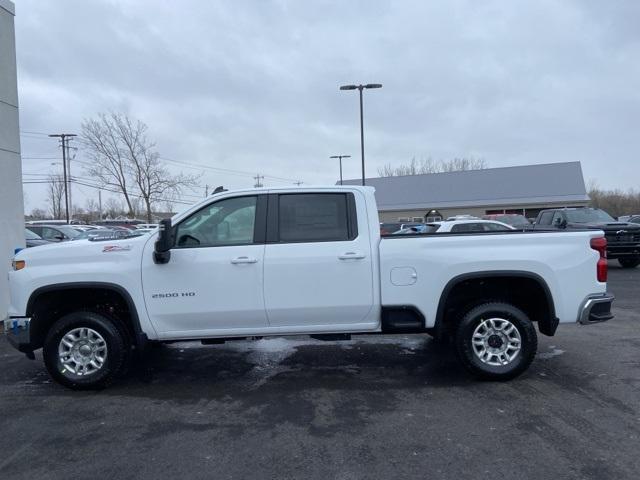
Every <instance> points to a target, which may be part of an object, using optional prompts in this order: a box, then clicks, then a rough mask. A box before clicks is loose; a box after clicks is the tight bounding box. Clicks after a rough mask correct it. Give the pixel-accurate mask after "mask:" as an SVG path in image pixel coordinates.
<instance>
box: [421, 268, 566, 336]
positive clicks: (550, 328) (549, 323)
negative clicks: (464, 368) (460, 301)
mask: <svg viewBox="0 0 640 480" xmlns="http://www.w3.org/2000/svg"><path fill="white" fill-rule="evenodd" d="M495 277H498V278H500V277H517V278H526V279H529V280H533V281H535V282H536V283H537V284H538V285H539V286H540V287H541V288H542V291H543V292H544V295H545V297H546V300H547V310H548V313H549V314H548V315H547V316H546V317H545V318H541V319H538V330H539V331H540V333H542V334H543V335H547V336H550V337H551V336H553V335H554V334H555V333H556V329H557V328H558V323H559V322H560V321H559V319H558V317H557V316H556V308H555V303H554V301H553V295H551V290H550V289H549V285H547V282H546V280H545V279H544V278H542V277H541V276H540V275H538V274H537V273H533V272H527V271H522V270H487V271H482V272H471V273H463V274H461V275H458V276H455V277H453V278H452V279H451V280H449V281H448V282H447V284H446V285H445V287H444V288H443V289H442V294H441V295H440V300H439V301H438V309H437V311H436V322H435V325H434V330H435V332H437V335H438V336H439V335H441V334H442V331H443V328H442V325H443V319H444V308H445V305H446V303H447V299H448V297H449V294H450V293H451V290H453V288H454V287H455V286H456V285H458V284H460V283H461V282H464V281H467V280H476V279H481V278H495Z"/></svg>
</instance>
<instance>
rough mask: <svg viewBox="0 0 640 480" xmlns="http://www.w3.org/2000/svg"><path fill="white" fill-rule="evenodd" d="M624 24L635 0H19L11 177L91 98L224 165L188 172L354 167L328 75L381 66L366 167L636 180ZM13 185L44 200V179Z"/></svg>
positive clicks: (247, 182)
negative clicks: (545, 171)
mask: <svg viewBox="0 0 640 480" xmlns="http://www.w3.org/2000/svg"><path fill="white" fill-rule="evenodd" d="M638 25H640V2H637V1H634V0H629V1H628V2H601V1H598V0H593V1H575V2H574V1H569V0H563V1H536V2H524V1H496V2H491V1H487V2H484V1H449V0H447V1H444V0H442V1H438V2H435V1H413V2H410V1H388V2H383V1H371V0H369V1H362V2H357V1H338V0H337V1H310V0H308V1H307V0H305V1H302V0H300V1H266V0H255V1H239V0H229V1H214V2H210V1H204V0H203V1H180V2H156V1H148V2H143V1H135V2H131V1H127V2H119V1H109V2H99V1H91V2H87V1H43V0H17V2H16V40H17V58H18V89H19V96H20V127H21V130H22V152H23V157H24V160H23V162H24V172H25V173H26V174H27V175H26V176H25V178H37V177H36V176H34V175H32V174H42V173H44V172H47V171H54V170H56V169H60V168H61V167H60V166H56V165H53V166H52V165H50V163H51V162H52V161H54V160H53V159H52V158H51V157H56V156H58V155H59V150H58V149H57V148H56V145H55V142H54V141H53V140H52V139H48V138H47V137H45V136H43V135H41V133H56V132H62V131H64V132H71V133H80V123H81V121H82V120H83V119H84V118H88V117H92V116H95V115H96V114H97V113H98V112H105V111H118V112H124V113H127V114H128V115H130V116H132V117H135V118H139V119H141V120H143V121H144V122H146V123H147V124H148V125H149V129H150V133H151V137H152V138H153V139H154V140H155V141H156V142H157V145H158V149H159V151H160V154H161V155H162V156H163V157H165V158H169V159H174V160H179V161H181V162H188V163H196V164H204V165H208V166H210V167H216V168H220V169H230V170H234V174H233V175H231V174H228V173H223V172H222V171H214V170H211V169H191V168H185V169H184V171H185V173H195V174H198V175H200V176H201V182H202V183H203V184H209V185H214V186H216V185H221V184H223V185H225V186H228V187H231V188H237V187H248V186H252V185H253V182H254V180H253V178H251V176H252V175H255V174H256V173H260V174H262V175H266V176H267V178H265V180H264V183H265V185H284V184H286V183H287V182H288V183H291V182H293V181H294V180H301V181H303V182H305V183H306V184H318V183H334V182H335V181H336V180H337V177H338V165H337V163H336V162H335V161H333V160H329V159H328V157H329V156H330V155H335V154H351V155H352V156H353V157H354V158H352V159H350V160H345V163H344V171H345V177H346V178H357V177H359V175H360V169H359V168H360V166H359V148H360V145H359V138H360V137H359V123H358V121H359V118H358V103H357V94H356V93H355V92H340V91H339V90H338V87H339V85H341V84H345V83H382V84H383V85H384V87H383V88H382V89H381V90H371V91H368V92H366V93H365V146H366V157H367V169H368V170H367V174H368V176H375V175H376V172H377V168H378V167H379V166H381V165H383V164H385V163H392V164H399V163H403V162H407V161H409V160H410V159H411V158H412V157H413V156H416V157H428V156H431V157H433V158H434V159H448V158H452V157H456V156H475V157H482V158H484V159H485V160H486V162H487V164H488V165H489V166H490V167H498V166H508V165H522V164H528V163H547V162H560V161H569V160H580V161H581V162H582V167H583V171H584V175H585V180H586V181H587V182H588V181H589V180H591V179H597V181H598V183H599V185H600V186H601V187H605V188H617V187H620V188H624V189H627V188H638V187H640V175H638V170H639V165H640V163H639V160H640V158H639V154H638V152H639V151H640V130H639V128H638V127H639V120H640V62H639V61H638V60H639V59H640V28H638ZM29 132H36V133H29ZM38 132H39V133H40V134H38ZM35 157H40V158H35ZM77 159H78V160H79V161H83V160H82V159H83V153H82V151H80V152H79V153H78V156H77ZM172 169H174V171H176V172H177V171H179V170H180V167H177V166H175V164H174V166H173V167H172ZM242 172H244V173H242ZM74 173H75V174H79V175H82V168H81V165H80V164H76V165H75V166H74ZM29 175H31V176H29ZM269 176H271V177H279V178H270V177H269ZM282 179H288V180H282ZM25 192H26V200H27V205H26V208H27V211H29V210H31V209H32V208H35V207H39V206H44V188H43V186H42V185H31V184H29V185H25ZM202 193H203V192H202ZM192 194H194V193H193V192H192ZM195 194H197V195H200V194H201V192H195ZM89 195H95V191H93V190H92V189H91V188H88V187H80V188H77V189H76V187H74V203H79V204H80V205H82V204H83V203H84V198H85V197H86V196H89ZM192 198H193V197H189V199H192Z"/></svg>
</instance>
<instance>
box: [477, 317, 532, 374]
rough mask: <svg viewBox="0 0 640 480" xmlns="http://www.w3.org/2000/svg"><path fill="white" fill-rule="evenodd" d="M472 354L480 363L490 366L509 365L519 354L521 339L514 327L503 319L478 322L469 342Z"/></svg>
mask: <svg viewBox="0 0 640 480" xmlns="http://www.w3.org/2000/svg"><path fill="white" fill-rule="evenodd" d="M471 344H472V346H473V353H475V355H476V357H478V358H479V359H480V361H481V362H483V363H486V364H487V365H492V366H503V365H508V364H510V363H511V362H512V361H513V360H514V359H515V358H516V357H517V356H518V354H519V353H520V349H521V346H522V339H521V337H520V332H519V331H518V329H517V328H516V326H515V325H514V324H513V323H511V322H510V321H509V320H506V319H504V318H489V319H486V320H483V321H481V322H480V324H479V325H478V326H477V327H476V329H475V330H474V332H473V337H472V340H471Z"/></svg>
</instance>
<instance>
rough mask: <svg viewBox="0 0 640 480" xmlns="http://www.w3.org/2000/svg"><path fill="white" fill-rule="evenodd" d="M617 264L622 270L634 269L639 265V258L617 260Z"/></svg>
mask: <svg viewBox="0 0 640 480" xmlns="http://www.w3.org/2000/svg"><path fill="white" fill-rule="evenodd" d="M618 262H620V266H622V268H635V267H637V266H638V265H640V257H631V258H619V259H618Z"/></svg>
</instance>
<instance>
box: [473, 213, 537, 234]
mask: <svg viewBox="0 0 640 480" xmlns="http://www.w3.org/2000/svg"><path fill="white" fill-rule="evenodd" d="M482 218H483V219H484V220H495V221H497V222H502V223H506V224H507V225H511V226H512V227H514V228H516V229H518V230H528V229H531V228H533V226H532V225H531V222H530V221H529V219H528V218H527V217H525V216H524V215H519V214H517V213H503V214H496V215H484V216H483V217H482Z"/></svg>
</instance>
